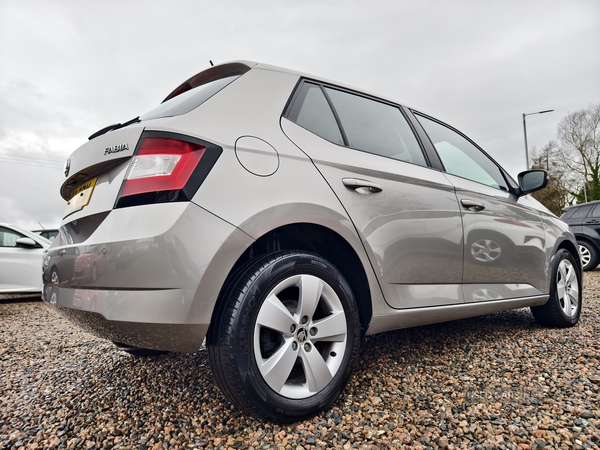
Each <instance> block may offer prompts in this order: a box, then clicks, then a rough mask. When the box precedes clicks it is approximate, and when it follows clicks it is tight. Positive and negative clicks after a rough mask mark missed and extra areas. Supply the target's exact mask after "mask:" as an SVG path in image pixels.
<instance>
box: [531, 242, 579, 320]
mask: <svg viewBox="0 0 600 450" xmlns="http://www.w3.org/2000/svg"><path fill="white" fill-rule="evenodd" d="M581 293H582V284H581V272H580V271H579V269H578V266H577V263H576V262H575V258H574V257H573V255H571V253H569V252H568V251H567V250H565V249H561V250H559V251H558V252H557V253H556V255H555V256H554V261H553V262H552V276H551V279H550V298H549V299H548V302H546V304H545V305H542V306H534V307H532V308H531V312H532V313H533V317H535V320H537V322H538V323H539V324H540V325H544V326H547V327H557V328H566V327H572V326H573V325H575V324H576V323H577V322H578V321H579V315H580V314H581Z"/></svg>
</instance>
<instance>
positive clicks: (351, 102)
mask: <svg viewBox="0 0 600 450" xmlns="http://www.w3.org/2000/svg"><path fill="white" fill-rule="evenodd" d="M325 91H326V92H327V95H329V98H330V99H331V103H332V104H333V107H334V108H335V111H336V112H337V114H338V117H339V118H340V122H341V124H342V128H343V130H344V132H345V133H346V138H347V140H348V146H349V147H351V148H355V149H358V150H363V151H366V152H369V153H374V154H376V155H381V156H386V157H388V158H394V159H397V160H400V161H406V162H410V163H414V164H419V165H421V166H426V165H427V162H426V161H425V157H424V156H423V152H422V150H421V147H420V145H419V143H418V141H417V139H416V137H415V135H414V133H413V132H412V130H411V128H410V126H409V125H408V122H407V121H406V119H405V118H404V116H403V115H402V113H401V112H400V109H398V108H397V107H396V106H392V105H388V104H386V103H381V102H378V101H375V100H372V99H370V98H366V97H361V96H360V95H354V94H350V93H348V92H342V91H338V90H336V89H331V88H325Z"/></svg>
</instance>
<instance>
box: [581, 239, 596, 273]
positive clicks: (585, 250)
mask: <svg viewBox="0 0 600 450" xmlns="http://www.w3.org/2000/svg"><path fill="white" fill-rule="evenodd" d="M577 244H578V245H579V257H580V258H581V265H582V266H583V270H594V269H595V268H596V267H597V266H598V252H597V251H596V249H595V248H594V247H593V246H592V245H591V244H588V243H587V242H586V241H579V242H578V243H577Z"/></svg>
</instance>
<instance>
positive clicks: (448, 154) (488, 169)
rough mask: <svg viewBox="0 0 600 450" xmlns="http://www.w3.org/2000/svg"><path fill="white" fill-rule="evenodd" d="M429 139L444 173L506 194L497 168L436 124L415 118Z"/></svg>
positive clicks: (455, 133) (500, 173) (502, 178)
mask: <svg viewBox="0 0 600 450" xmlns="http://www.w3.org/2000/svg"><path fill="white" fill-rule="evenodd" d="M416 117H417V119H418V120H419V122H420V123H421V125H423V128H424V129H425V132H426V133H427V135H428V136H429V139H431V142H432V143H433V145H434V146H435V149H436V151H437V153H438V155H439V157H440V159H441V160H442V164H444V168H445V169H446V172H448V173H451V174H453V175H457V176H459V177H462V178H466V179H468V180H472V181H476V182H478V183H482V184H486V185H488V186H491V187H493V188H496V189H502V190H504V191H508V187H507V184H506V180H505V179H504V176H503V175H502V172H501V171H500V168H499V167H498V166H497V165H496V164H495V163H494V162H493V161H492V160H491V159H490V158H489V157H488V156H487V155H486V154H485V153H483V152H482V151H481V150H479V149H478V148H477V147H476V146H475V145H473V144H472V143H471V142H469V141H468V140H467V139H465V138H464V137H463V136H461V135H460V134H458V133H457V132H456V131H454V130H452V129H451V128H448V127H446V126H444V125H442V124H440V123H438V122H434V121H433V120H430V119H428V118H426V117H423V116H420V115H417V116H416Z"/></svg>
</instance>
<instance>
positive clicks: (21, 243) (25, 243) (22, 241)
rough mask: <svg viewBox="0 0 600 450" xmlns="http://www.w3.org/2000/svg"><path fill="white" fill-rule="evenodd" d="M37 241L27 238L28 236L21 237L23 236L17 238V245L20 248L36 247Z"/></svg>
mask: <svg viewBox="0 0 600 450" xmlns="http://www.w3.org/2000/svg"><path fill="white" fill-rule="evenodd" d="M37 245H38V244H37V242H35V241H34V240H33V239H31V238H28V237H23V238H19V239H17V247H21V248H35V247H37Z"/></svg>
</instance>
